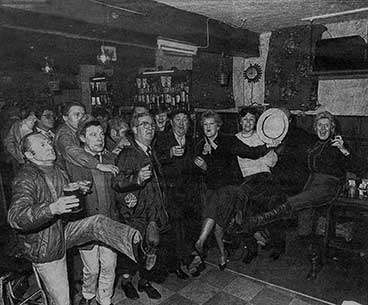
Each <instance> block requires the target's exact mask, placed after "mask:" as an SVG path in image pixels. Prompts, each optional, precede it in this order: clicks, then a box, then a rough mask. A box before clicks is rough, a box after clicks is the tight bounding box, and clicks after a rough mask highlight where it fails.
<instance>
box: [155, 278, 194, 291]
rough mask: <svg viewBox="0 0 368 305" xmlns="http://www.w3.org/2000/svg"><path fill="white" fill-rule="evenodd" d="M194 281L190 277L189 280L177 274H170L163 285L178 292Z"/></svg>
mask: <svg viewBox="0 0 368 305" xmlns="http://www.w3.org/2000/svg"><path fill="white" fill-rule="evenodd" d="M192 281H193V278H189V279H187V280H181V279H179V278H178V277H177V276H176V275H175V274H170V275H169V276H168V277H167V279H166V280H165V282H163V283H162V284H161V285H162V286H164V287H165V288H167V289H169V290H171V291H174V292H177V291H179V290H181V289H183V288H184V287H185V286H187V285H188V284H190V283H191V282H192Z"/></svg>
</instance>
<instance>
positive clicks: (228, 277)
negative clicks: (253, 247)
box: [201, 269, 238, 289]
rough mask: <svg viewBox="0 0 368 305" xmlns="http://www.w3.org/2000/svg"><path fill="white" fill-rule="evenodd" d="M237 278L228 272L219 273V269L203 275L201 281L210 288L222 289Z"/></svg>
mask: <svg viewBox="0 0 368 305" xmlns="http://www.w3.org/2000/svg"><path fill="white" fill-rule="evenodd" d="M237 277H238V276H237V275H235V274H234V273H232V272H229V271H220V270H219V269H212V270H210V271H208V272H207V273H206V274H204V275H203V277H202V278H201V280H203V281H206V282H207V283H209V284H210V285H212V286H215V287H218V288H221V289H222V288H224V287H225V286H227V285H229V284H230V283H231V282H232V281H233V280H235V279H236V278H237Z"/></svg>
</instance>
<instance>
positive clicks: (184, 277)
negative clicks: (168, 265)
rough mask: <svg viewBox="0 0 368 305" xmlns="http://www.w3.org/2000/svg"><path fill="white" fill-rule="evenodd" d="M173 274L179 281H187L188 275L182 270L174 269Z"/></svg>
mask: <svg viewBox="0 0 368 305" xmlns="http://www.w3.org/2000/svg"><path fill="white" fill-rule="evenodd" d="M174 273H175V274H176V276H177V277H178V278H179V279H181V280H187V279H189V275H188V274H186V273H185V272H184V271H183V270H181V268H180V267H179V268H178V269H176V270H175V271H174Z"/></svg>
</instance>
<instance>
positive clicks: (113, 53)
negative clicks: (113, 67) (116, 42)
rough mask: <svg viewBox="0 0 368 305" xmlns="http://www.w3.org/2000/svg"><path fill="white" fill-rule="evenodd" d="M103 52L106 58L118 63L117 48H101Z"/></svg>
mask: <svg viewBox="0 0 368 305" xmlns="http://www.w3.org/2000/svg"><path fill="white" fill-rule="evenodd" d="M101 51H103V52H104V53H105V54H106V56H108V57H110V60H111V61H117V60H118V57H117V55H116V48H115V47H110V46H101Z"/></svg>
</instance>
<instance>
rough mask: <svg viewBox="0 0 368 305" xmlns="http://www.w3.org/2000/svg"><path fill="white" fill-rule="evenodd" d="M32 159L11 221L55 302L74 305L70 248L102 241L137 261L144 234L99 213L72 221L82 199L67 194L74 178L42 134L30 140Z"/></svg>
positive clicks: (26, 143) (16, 188) (18, 186)
mask: <svg viewBox="0 0 368 305" xmlns="http://www.w3.org/2000/svg"><path fill="white" fill-rule="evenodd" d="M21 150H22V153H23V155H24V157H25V159H26V163H25V165H24V166H23V167H22V168H21V170H20V171H19V172H18V174H17V176H16V178H15V180H14V182H13V195H12V202H11V206H10V209H9V212H8V221H9V224H10V225H11V227H12V228H14V229H15V230H16V231H17V234H18V237H19V238H18V241H19V243H20V245H19V246H20V248H21V249H22V254H23V256H24V257H25V258H27V259H29V260H30V261H31V262H32V264H33V266H34V267H35V269H36V270H37V272H38V273H39V275H40V278H41V280H42V282H43V286H44V287H45V291H46V294H47V296H48V298H49V300H50V301H51V303H52V304H55V305H69V304H70V298H69V284H68V278H67V267H66V258H65V252H66V249H67V248H70V247H73V246H76V245H81V244H84V243H87V242H90V241H100V242H102V243H105V244H107V245H108V246H111V247H113V248H115V249H116V250H118V251H119V252H122V253H124V254H126V255H127V256H129V257H130V258H132V259H133V260H136V253H137V249H138V247H139V244H140V240H141V235H140V233H139V232H138V231H137V230H136V229H133V228H131V227H129V226H127V225H124V224H121V223H119V222H115V221H113V220H111V219H109V218H108V217H106V216H102V215H95V216H91V217H87V218H84V219H82V220H77V221H73V222H66V221H65V219H63V216H62V215H63V214H68V213H70V212H71V210H72V209H73V208H75V207H77V206H78V205H79V199H78V198H77V197H76V196H74V195H72V196H64V194H63V188H64V185H66V184H67V183H68V182H69V181H68V177H67V175H66V174H65V172H64V171H63V170H61V169H60V168H59V167H58V166H57V165H55V163H54V161H55V159H56V155H55V151H54V149H53V147H52V145H51V142H50V140H49V139H48V138H47V137H45V136H44V135H42V134H41V133H31V134H29V135H27V136H25V137H24V139H23V140H22V146H21Z"/></svg>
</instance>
